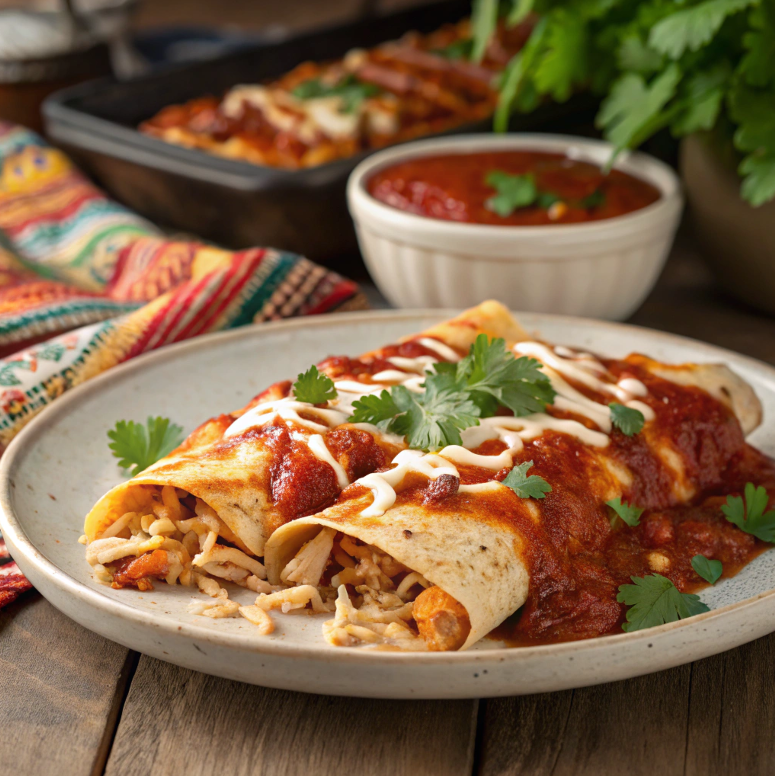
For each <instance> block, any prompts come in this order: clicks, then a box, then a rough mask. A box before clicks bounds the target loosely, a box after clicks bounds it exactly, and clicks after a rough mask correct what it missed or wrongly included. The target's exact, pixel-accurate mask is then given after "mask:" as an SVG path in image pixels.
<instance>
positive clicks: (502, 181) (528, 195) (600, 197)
mask: <svg viewBox="0 0 775 776" xmlns="http://www.w3.org/2000/svg"><path fill="white" fill-rule="evenodd" d="M484 182H485V183H486V184H487V185H488V186H491V187H492V188H493V189H495V194H494V195H493V196H492V197H489V198H488V199H487V200H485V203H484V206H485V208H487V210H489V211H491V212H492V213H496V214H497V215H499V216H501V218H508V216H510V215H511V214H512V213H513V212H514V211H515V210H519V209H520V208H525V207H533V206H535V207H539V208H541V209H543V210H548V209H549V208H550V207H552V205H554V204H556V203H558V202H562V201H563V198H562V197H561V196H560V195H559V194H556V193H555V192H553V191H545V190H542V189H540V188H539V187H538V184H537V183H536V179H535V176H534V175H533V174H532V173H525V174H524V175H512V174H511V173H508V172H504V171H503V170H491V171H490V172H488V173H487V175H486V176H485V179H484ZM605 201H606V197H605V192H604V191H603V190H602V189H599V188H598V189H595V191H593V192H592V193H591V194H588V195H587V196H586V197H582V198H581V199H577V200H573V201H571V203H570V204H572V205H574V206H577V207H582V208H584V209H585V210H594V209H595V208H597V207H601V206H602V205H603V204H605Z"/></svg>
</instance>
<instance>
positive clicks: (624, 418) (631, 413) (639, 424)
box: [608, 402, 646, 437]
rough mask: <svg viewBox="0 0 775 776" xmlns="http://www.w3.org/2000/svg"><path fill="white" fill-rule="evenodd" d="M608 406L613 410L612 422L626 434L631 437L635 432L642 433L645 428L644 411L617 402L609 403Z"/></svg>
mask: <svg viewBox="0 0 775 776" xmlns="http://www.w3.org/2000/svg"><path fill="white" fill-rule="evenodd" d="M608 408H609V409H610V410H611V423H613V424H614V426H615V427H616V428H618V429H619V431H621V432H622V434H624V435H625V436H628V437H631V436H634V435H635V434H640V432H641V431H642V430H643V424H644V423H645V422H646V418H644V417H643V413H642V412H641V411H640V410H635V409H633V408H632V407H625V406H624V404H617V403H616V402H612V403H611V404H609V405H608Z"/></svg>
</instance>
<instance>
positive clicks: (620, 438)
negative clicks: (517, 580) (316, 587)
mask: <svg viewBox="0 0 775 776" xmlns="http://www.w3.org/2000/svg"><path fill="white" fill-rule="evenodd" d="M396 355H398V356H403V357H407V358H417V357H418V356H423V355H432V356H436V357H438V354H437V353H433V352H432V351H430V350H428V349H427V348H425V347H423V346H422V345H420V344H419V343H417V342H412V341H409V342H405V343H402V344H401V345H397V346H396V345H393V346H389V347H387V348H384V349H383V350H381V351H379V352H378V353H375V354H373V355H372V356H371V357H365V358H361V359H355V358H348V357H347V356H335V357H331V358H328V359H326V360H325V361H323V362H321V363H320V364H319V367H320V368H321V369H324V370H325V371H326V372H327V373H328V374H329V375H330V376H331V377H333V378H334V379H355V380H357V379H358V376H366V375H372V374H376V373H377V372H380V371H382V370H384V369H388V368H395V367H394V366H393V365H392V364H391V362H390V361H388V360H387V359H388V358H390V357H392V356H396ZM640 359H641V357H639V356H631V357H630V358H629V359H627V360H605V359H601V362H602V364H603V365H604V366H605V367H606V369H607V370H608V372H609V373H610V375H611V376H612V377H613V379H614V380H616V381H619V380H622V379H624V378H635V379H637V380H640V381H641V382H642V383H643V384H644V385H645V386H646V387H647V388H648V395H647V396H646V397H643V398H642V401H644V402H646V403H648V404H649V405H650V406H651V407H652V409H653V410H654V411H655V413H656V416H657V417H656V420H655V421H654V422H653V423H652V424H650V428H649V434H650V435H651V437H652V445H653V444H654V443H655V440H660V439H662V440H665V442H668V443H669V445H670V446H671V447H672V448H673V449H674V450H676V451H677V452H678V453H679V454H680V458H681V461H682V464H683V467H684V473H685V474H684V476H685V480H686V481H687V482H688V483H689V484H691V486H693V487H694V488H695V489H696V491H697V495H696V497H695V498H694V499H693V500H692V501H691V502H690V503H689V504H688V505H686V504H682V502H681V499H680V497H679V496H678V495H676V493H675V490H674V489H675V483H676V475H675V474H674V473H673V472H671V471H669V470H668V469H667V467H666V466H665V464H664V463H663V461H662V460H661V459H660V458H659V457H658V456H657V455H656V454H655V452H653V450H652V448H651V447H650V446H649V444H647V442H646V439H645V437H644V436H643V435H641V434H636V435H635V436H632V437H627V436H625V435H624V434H622V433H621V432H619V431H617V430H614V431H613V432H612V433H611V442H610V447H609V448H608V450H609V452H610V454H611V456H612V457H613V458H614V459H615V460H616V461H618V462H620V463H621V464H623V465H624V466H626V467H627V468H628V469H629V470H630V471H632V472H633V473H634V474H635V477H634V478H633V483H632V486H631V488H630V489H629V490H626V491H625V493H624V495H623V500H624V501H627V502H628V503H631V504H634V505H637V506H639V507H642V508H644V510H645V511H644V513H643V515H642V517H641V521H640V525H638V526H636V527H630V526H627V525H625V524H624V523H623V522H622V521H621V520H618V521H615V522H614V524H613V525H612V524H611V511H610V510H609V508H608V507H607V506H606V505H605V504H603V503H601V502H600V501H599V500H598V499H597V498H596V497H595V496H594V495H592V493H591V491H592V490H593V488H590V483H592V482H594V481H595V480H596V478H599V477H603V476H605V473H604V472H602V471H601V469H600V464H599V463H598V462H597V459H596V457H595V456H594V455H593V454H592V453H591V452H590V450H589V448H587V447H586V446H585V445H584V444H582V443H581V442H580V441H578V440H576V439H575V438H573V437H571V436H568V435H565V434H560V433H556V432H553V431H549V432H546V433H545V434H543V435H542V436H541V437H539V438H537V439H535V440H532V441H528V442H525V447H524V450H523V451H522V452H521V453H520V454H519V455H517V456H515V457H514V464H515V465H517V464H519V463H522V462H523V461H533V468H532V469H531V470H530V473H531V474H537V475H539V476H541V477H543V478H544V479H546V480H547V481H548V482H549V483H550V484H551V486H552V491H551V493H548V494H547V495H546V497H545V498H544V499H543V500H542V501H541V502H540V510H541V519H540V521H539V522H538V523H536V522H533V521H532V520H530V519H528V518H526V517H525V516H524V512H523V511H522V510H515V509H514V508H513V505H514V498H515V496H514V494H513V493H511V492H510V491H507V490H504V492H503V495H502V497H501V498H500V499H499V500H498V501H497V504H495V505H493V504H492V500H490V502H489V503H490V504H491V509H490V511H488V513H487V515H485V516H484V517H483V519H485V520H488V519H494V520H501V519H505V520H509V521H513V522H514V523H515V524H516V526H517V529H518V531H519V533H520V534H521V535H522V536H523V537H524V547H525V562H526V563H527V565H528V570H529V574H530V587H529V592H528V598H527V601H526V603H525V605H524V606H523V607H522V609H521V610H520V611H519V612H518V613H517V614H515V615H514V616H512V617H510V618H509V619H508V620H507V621H506V622H505V623H504V624H503V625H501V626H500V627H499V628H497V629H496V631H495V632H494V633H493V634H492V636H493V637H495V638H498V639H502V640H504V641H506V642H507V643H508V644H510V645H512V646H526V645H531V644H545V643H554V642H561V641H571V640H576V639H584V638H592V637H595V636H600V635H604V634H613V633H621V632H622V623H623V622H624V620H625V613H626V607H625V606H624V604H622V603H619V602H618V601H617V600H616V597H617V594H618V592H619V590H618V588H619V585H622V584H627V583H629V582H630V577H632V576H639V577H642V576H645V575H648V574H653V573H660V574H662V575H663V576H665V577H667V578H668V579H670V580H671V581H672V582H673V583H674V584H675V585H676V586H677V587H678V589H679V590H681V591H682V592H692V591H695V590H699V589H700V588H702V587H705V583H704V582H703V580H702V579H701V578H700V577H699V576H698V575H697V574H696V572H695V571H694V569H693V568H692V566H691V559H692V558H693V557H694V556H695V555H698V554H700V555H705V556H706V557H707V558H709V559H717V560H720V561H721V562H722V563H723V566H724V576H725V577H728V576H732V575H734V574H736V573H737V572H738V571H739V570H740V569H741V568H742V567H743V566H745V565H746V564H747V563H749V562H750V561H751V560H753V559H754V558H755V557H756V556H757V555H758V554H760V553H761V552H763V551H764V550H765V549H767V548H768V547H769V546H770V545H768V544H765V543H763V542H761V541H759V540H758V539H756V538H754V537H753V536H751V535H750V534H747V533H744V532H743V531H741V530H740V529H739V528H737V527H736V526H735V525H733V524H732V523H730V522H728V521H727V520H726V519H725V518H724V516H723V514H722V512H721V505H722V504H724V503H725V501H726V495H727V494H730V493H740V492H742V490H743V488H744V487H745V483H746V482H749V481H750V482H753V483H755V484H756V485H763V486H764V487H765V488H766V489H767V490H768V491H769V492H770V493H773V494H775V464H774V463H773V461H771V460H770V459H769V458H767V457H766V456H765V455H763V454H762V453H759V452H758V451H756V450H754V449H753V448H752V447H750V446H749V445H747V444H746V443H745V439H744V437H743V432H742V430H741V428H740V424H739V422H738V421H737V418H736V417H735V416H734V415H733V413H732V412H731V411H730V410H729V409H728V408H727V407H726V406H725V405H723V404H722V403H721V402H719V401H717V400H716V399H715V398H713V397H712V396H710V395H709V394H708V393H706V392H705V391H703V390H701V389H699V388H694V387H689V386H681V385H677V384H675V383H672V382H670V381H668V380H664V379H662V378H660V377H657V376H655V375H653V374H652V373H650V372H649V371H648V370H647V369H646V368H645V366H642V365H641V363H640ZM565 379H566V380H568V382H570V383H571V384H572V385H573V387H574V388H576V390H578V391H580V392H581V393H583V394H584V395H585V396H587V397H589V398H590V399H593V400H595V401H598V402H603V401H604V400H605V397H603V396H602V395H600V394H596V393H595V392H594V391H592V390H590V389H589V388H587V387H586V386H584V385H582V384H580V383H577V382H575V381H573V380H572V379H569V378H567V377H566V378H565ZM287 390H288V387H287V384H284V385H283V386H282V388H281V392H283V393H285V392H287ZM547 411H548V412H549V413H550V414H552V415H554V416H557V417H568V418H573V419H575V420H577V421H579V422H581V423H584V424H585V425H588V426H589V427H594V425H593V424H592V422H591V421H590V420H588V419H586V418H584V417H581V416H577V415H571V414H569V413H566V412H563V411H561V410H558V409H556V408H555V407H549V408H547ZM265 428H266V431H265V432H264V433H274V431H270V429H271V427H265ZM275 430H276V429H275ZM340 433H341V434H343V435H344V434H346V438H345V436H342V439H338V438H337V437H336V435H337V434H340ZM332 435H333V436H332ZM329 437H332V438H330V439H329V448H330V449H331V450H332V452H334V454H335V457H336V458H337V459H340V461H341V462H342V463H343V464H344V465H346V466H347V468H348V473H349V469H350V467H351V466H352V465H353V463H354V462H356V461H357V462H359V464H360V465H358V466H356V467H355V468H356V469H357V473H359V474H361V475H362V474H365V473H367V472H368V471H374V470H375V469H379V468H380V463H381V462H382V464H381V465H382V466H387V465H389V464H386V463H384V462H385V461H389V460H390V459H391V458H392V457H393V453H390V454H387V455H384V456H383V455H382V451H381V450H380V448H379V446H378V445H377V444H376V443H375V441H374V439H373V438H372V437H371V436H370V435H369V434H353V433H352V431H351V432H349V433H348V432H345V431H344V430H342V429H340V430H338V431H337V430H335V431H333V432H330V434H329ZM505 448H506V445H505V444H504V443H503V442H500V441H497V440H489V441H487V442H484V443H483V444H482V445H481V446H480V447H478V448H477V449H476V450H474V451H473V452H475V453H479V454H482V455H497V454H498V453H500V452H501V451H502V450H504V449H505ZM345 450H346V452H347V455H346V457H343V456H342V455H341V454H342V453H343V452H344V451H345ZM278 463H280V461H279V460H278ZM300 463H301V462H300V461H296V462H295V466H296V467H299V466H300ZM319 463H320V462H314V463H313V462H310V466H311V468H310V469H309V470H302V469H303V467H301V468H300V469H299V470H298V471H296V475H297V480H298V481H299V482H303V481H304V480H305V479H306V478H309V479H310V480H312V479H314V476H313V475H314V471H313V470H314V469H315V467H317V466H319ZM457 468H458V471H459V472H460V475H461V476H460V482H461V483H463V484H470V483H475V482H485V481H487V480H491V479H493V473H492V472H491V471H489V470H487V469H482V468H479V467H475V466H466V465H461V464H457ZM509 470H510V469H509V468H507V469H503V470H501V471H500V472H498V473H497V474H495V477H494V478H495V479H497V480H503V479H504V478H505V477H506V475H507V474H508V472H509ZM355 473H356V471H355V470H354V471H353V472H352V474H353V475H354V474H355ZM351 478H352V477H351ZM450 480H451V481H453V482H450ZM313 490H314V492H315V493H316V494H317V495H318V496H319V495H320V492H319V490H315V489H313ZM305 492H306V489H305V488H304V487H299V488H293V489H290V490H289V492H288V498H289V499H291V500H289V501H288V502H287V503H286V505H285V508H286V510H287V517H288V519H292V518H293V517H296V516H299V515H300V514H305V513H308V512H309V504H308V503H306V501H305V498H304V494H305ZM335 493H336V488H335V487H334V485H333V483H332V486H331V489H330V493H327V497H328V498H329V499H330V500H331V501H333V499H334V496H335ZM292 494H293V495H292ZM459 498H460V496H459V495H457V480H456V478H454V477H447V478H446V479H445V478H439V479H438V480H436V481H431V482H428V481H427V480H426V479H425V478H423V477H419V476H418V477H417V478H416V481H415V482H413V483H410V484H409V485H408V487H405V488H404V489H403V490H401V492H400V493H399V494H398V502H397V503H401V504H406V503H415V502H416V503H418V504H420V503H421V504H425V505H432V506H433V509H434V513H435V514H436V515H438V519H440V520H443V519H444V517H445V515H447V514H449V515H450V516H452V515H454V514H455V512H456V504H457V503H458V499H459ZM468 498H476V497H475V496H469V497H468ZM294 499H295V500H294Z"/></svg>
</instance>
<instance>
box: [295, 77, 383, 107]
mask: <svg viewBox="0 0 775 776" xmlns="http://www.w3.org/2000/svg"><path fill="white" fill-rule="evenodd" d="M380 91H381V89H380V88H379V87H378V86H377V85H376V84H370V83H364V82H363V81H359V80H358V79H357V78H356V77H355V76H354V75H353V74H352V73H349V74H348V75H346V76H344V78H341V79H340V80H339V81H338V82H337V83H335V84H326V83H324V82H323V81H321V80H320V79H319V78H310V79H309V80H307V81H302V82H301V83H300V84H299V85H298V86H296V87H295V88H293V89H291V94H292V95H293V96H294V97H296V98H297V99H299V100H312V99H316V98H319V97H339V98H341V100H342V107H341V112H342V113H355V111H356V110H357V109H358V108H359V107H360V105H361V103H362V102H363V101H364V100H366V99H368V98H369V97H374V96H375V95H377V94H379V93H380Z"/></svg>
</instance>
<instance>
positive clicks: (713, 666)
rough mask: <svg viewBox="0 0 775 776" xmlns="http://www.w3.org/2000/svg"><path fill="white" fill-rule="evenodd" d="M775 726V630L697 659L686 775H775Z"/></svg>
mask: <svg viewBox="0 0 775 776" xmlns="http://www.w3.org/2000/svg"><path fill="white" fill-rule="evenodd" d="M773 730H775V635H772V636H766V637H765V638H762V639H758V640H757V641H754V642H752V643H751V644H746V645H745V646H743V647H740V648H739V649H735V650H733V651H731V652H726V653H724V654H722V655H717V656H715V657H713V658H709V659H708V660H703V661H701V662H699V663H697V664H695V666H694V671H693V673H692V683H691V695H690V707H689V735H688V738H687V746H686V776H716V775H717V774H718V776H722V775H723V776H738V774H739V775H740V776H743V775H745V776H758V774H762V776H764V775H765V774H766V775H767V776H769V774H772V773H774V772H775V738H774V737H773V735H772V731H773Z"/></svg>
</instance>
